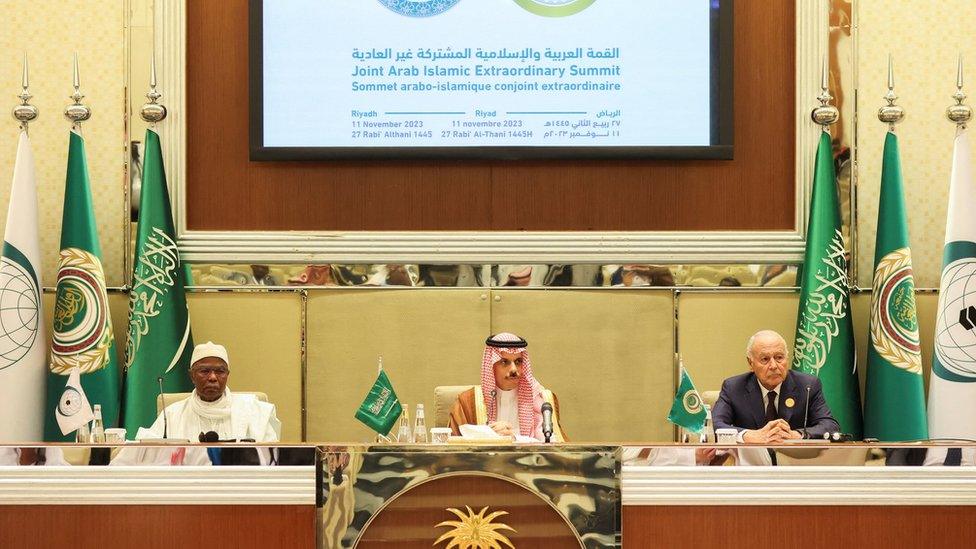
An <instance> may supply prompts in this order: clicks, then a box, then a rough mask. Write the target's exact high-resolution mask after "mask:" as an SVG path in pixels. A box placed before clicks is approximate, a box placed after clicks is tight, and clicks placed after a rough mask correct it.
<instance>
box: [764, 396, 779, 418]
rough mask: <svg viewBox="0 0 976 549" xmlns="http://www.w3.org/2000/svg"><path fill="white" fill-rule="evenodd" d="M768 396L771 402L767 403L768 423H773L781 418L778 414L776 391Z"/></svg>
mask: <svg viewBox="0 0 976 549" xmlns="http://www.w3.org/2000/svg"><path fill="white" fill-rule="evenodd" d="M767 396H768V397H769V400H768V401H767V403H766V421H767V422H769V421H773V420H774V419H776V418H778V417H779V414H777V413H776V391H770V392H769V393H768V394H767Z"/></svg>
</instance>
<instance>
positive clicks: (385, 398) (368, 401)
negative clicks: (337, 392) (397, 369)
mask: <svg viewBox="0 0 976 549" xmlns="http://www.w3.org/2000/svg"><path fill="white" fill-rule="evenodd" d="M402 412H403V406H401V405H400V399H398V398H397V395H396V391H394V390H393V384H392V383H390V378H389V377H387V375H386V372H384V371H383V366H382V362H381V363H380V372H379V375H377V376H376V381H375V382H374V383H373V386H372V387H371V388H370V390H369V394H367V395H366V398H364V399H363V403H362V404H360V405H359V409H358V410H356V419H358V420H359V421H362V422H363V423H364V424H366V426H367V427H369V428H370V429H372V430H374V431H376V432H377V433H379V434H381V435H386V434H387V433H389V432H390V429H392V428H393V424H394V423H396V421H397V419H398V418H399V417H400V414H401V413H402Z"/></svg>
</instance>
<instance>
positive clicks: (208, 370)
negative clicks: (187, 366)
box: [193, 368, 230, 377]
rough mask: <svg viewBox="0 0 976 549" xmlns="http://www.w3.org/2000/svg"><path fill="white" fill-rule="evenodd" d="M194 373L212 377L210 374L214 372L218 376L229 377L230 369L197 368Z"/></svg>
mask: <svg viewBox="0 0 976 549" xmlns="http://www.w3.org/2000/svg"><path fill="white" fill-rule="evenodd" d="M193 373H194V374H196V375H199V376H201V377H210V374H214V375H216V376H217V377H227V374H229V373H230V370H228V369H227V368H197V369H195V370H193Z"/></svg>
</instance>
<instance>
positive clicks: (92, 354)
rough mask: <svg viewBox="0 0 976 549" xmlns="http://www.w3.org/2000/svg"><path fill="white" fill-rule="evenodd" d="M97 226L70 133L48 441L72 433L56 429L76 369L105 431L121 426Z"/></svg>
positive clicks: (77, 144)
mask: <svg viewBox="0 0 976 549" xmlns="http://www.w3.org/2000/svg"><path fill="white" fill-rule="evenodd" d="M95 227H96V224H95V213H94V210H93V209H92V198H91V189H90V185H89V182H88V162H87V160H86V159H85V141H84V139H83V138H82V137H81V135H79V134H78V133H76V132H74V131H72V132H71V137H70V142H69V145H68V174H67V178H66V180H65V185H64V214H63V217H62V221H61V256H60V260H59V261H58V281H57V292H56V294H55V301H54V340H53V343H52V346H51V361H50V364H49V368H50V371H49V373H48V379H47V406H46V414H45V416H46V417H45V421H44V439H45V440H47V441H52V442H57V441H65V440H69V435H70V433H62V432H61V428H60V427H59V426H58V422H57V412H58V411H61V412H62V414H69V412H72V410H71V409H70V408H72V406H73V405H74V403H75V402H77V401H76V400H75V399H74V398H72V394H74V391H73V390H71V389H70V387H66V385H68V383H67V380H68V376H69V375H70V374H71V371H72V369H73V368H78V371H79V373H80V378H81V386H82V389H83V391H84V393H85V394H86V395H87V396H88V400H89V401H90V402H91V404H92V405H95V404H101V406H102V419H103V420H104V423H105V427H106V428H108V427H115V426H116V425H117V424H118V417H119V366H118V360H117V359H116V356H115V337H114V334H113V333H112V322H111V319H110V318H109V309H108V295H107V294H106V293H105V273H104V271H103V270H102V250H101V247H100V246H99V244H98V232H97V231H96V229H95ZM69 415H70V414H69Z"/></svg>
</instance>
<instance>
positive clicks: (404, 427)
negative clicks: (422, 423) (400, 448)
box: [396, 404, 413, 444]
mask: <svg viewBox="0 0 976 549" xmlns="http://www.w3.org/2000/svg"><path fill="white" fill-rule="evenodd" d="M396 439H397V442H399V443H400V444H411V443H413V432H412V431H411V430H410V405H409V404H404V405H403V413H402V414H400V427H399V429H397V438H396Z"/></svg>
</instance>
